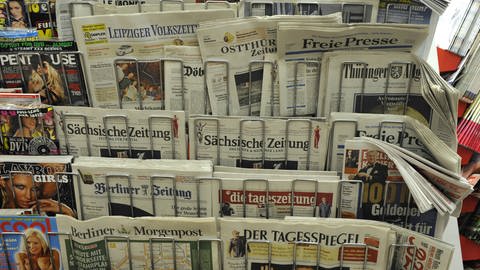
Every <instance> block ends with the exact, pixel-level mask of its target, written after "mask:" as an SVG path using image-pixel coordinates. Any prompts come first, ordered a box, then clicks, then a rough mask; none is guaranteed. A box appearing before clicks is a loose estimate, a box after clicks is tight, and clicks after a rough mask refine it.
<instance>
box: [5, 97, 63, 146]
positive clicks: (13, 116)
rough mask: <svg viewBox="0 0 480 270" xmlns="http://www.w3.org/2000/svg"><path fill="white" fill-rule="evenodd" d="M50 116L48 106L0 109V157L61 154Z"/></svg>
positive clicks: (51, 114) (56, 131)
mask: <svg viewBox="0 0 480 270" xmlns="http://www.w3.org/2000/svg"><path fill="white" fill-rule="evenodd" d="M53 115H54V112H53V107H52V106H50V105H43V104H40V105H33V106H28V107H23V106H22V107H20V106H16V105H9V106H6V105H2V106H0V127H1V149H2V151H1V152H2V154H4V155H58V154H60V149H59V142H58V137H57V133H58V129H57V128H56V127H55V123H54V119H53Z"/></svg>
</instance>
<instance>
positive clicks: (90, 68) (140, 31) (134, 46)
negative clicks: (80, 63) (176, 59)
mask: <svg viewBox="0 0 480 270" xmlns="http://www.w3.org/2000/svg"><path fill="white" fill-rule="evenodd" d="M234 17H235V13H234V12H233V11H232V10H201V11H182V12H180V11H179V12H162V13H145V14H143V13H142V14H140V13H137V14H114V15H102V16H90V17H75V18H73V19H72V23H73V29H74V33H75V37H76V41H77V44H78V49H79V50H80V51H82V52H84V54H85V62H86V63H85V64H86V70H87V75H88V76H87V77H88V86H89V87H90V91H91V96H92V105H93V106H94V107H107V108H118V107H122V108H139V107H140V105H142V104H141V103H140V101H143V108H144V109H159V108H162V103H163V102H159V101H151V100H148V99H146V98H145V97H144V95H143V91H144V90H145V89H148V87H149V86H150V85H154V81H153V80H154V79H155V78H159V77H160V74H159V73H158V69H156V68H154V67H157V65H155V64H153V66H154V67H152V68H150V66H149V65H145V66H142V67H141V66H140V63H137V62H136V61H135V60H136V59H138V60H158V59H159V58H161V57H162V55H163V46H165V45H197V44H198V43H197V36H196V29H197V27H198V23H199V22H201V21H206V20H212V19H222V18H223V19H226V18H234ZM122 59H123V60H122ZM115 61H118V63H117V64H114V62H115ZM145 64H148V63H145ZM150 77H153V79H151V78H150Z"/></svg>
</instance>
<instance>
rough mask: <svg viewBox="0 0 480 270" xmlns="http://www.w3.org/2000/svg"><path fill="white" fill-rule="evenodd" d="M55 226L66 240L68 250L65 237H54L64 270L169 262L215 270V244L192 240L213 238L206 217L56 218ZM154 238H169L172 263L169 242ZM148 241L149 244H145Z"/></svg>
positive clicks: (167, 266)
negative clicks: (59, 244) (58, 243)
mask: <svg viewBox="0 0 480 270" xmlns="http://www.w3.org/2000/svg"><path fill="white" fill-rule="evenodd" d="M57 225H58V228H59V233H68V234H70V235H71V237H72V242H71V244H72V245H73V250H72V248H71V245H70V242H69V241H68V238H67V237H65V236H60V237H61V240H63V241H61V249H62V251H64V252H62V255H61V256H62V260H61V261H62V263H63V267H65V269H77V270H87V269H88V270H90V269H96V270H97V269H98V270H107V269H118V270H127V269H135V270H140V269H173V267H174V264H175V263H176V265H177V269H182V270H214V269H218V263H219V262H218V255H217V253H218V252H217V250H218V246H217V244H216V243H214V242H207V241H202V242H201V243H200V245H198V241H197V240H199V239H202V238H216V235H217V231H216V223H215V219H212V218H195V219H192V218H168V217H162V218H159V217H155V218H135V219H133V218H127V217H101V218H96V219H91V220H88V221H79V220H76V219H73V218H70V217H67V216H59V217H58V218H57ZM62 238H63V239H62ZM159 238H173V239H175V255H176V256H175V257H176V260H175V261H174V258H175V257H174V256H173V255H174V254H173V248H172V241H169V240H168V239H166V240H161V239H159ZM127 239H128V241H127ZM149 239H154V241H153V242H152V243H151V244H150V243H149ZM198 247H200V249H199V248H198ZM199 257H200V258H201V260H200V262H199V261H198V260H199ZM73 260H74V261H75V264H73ZM152 261H153V265H152ZM130 262H131V265H132V268H130V266H129V264H130Z"/></svg>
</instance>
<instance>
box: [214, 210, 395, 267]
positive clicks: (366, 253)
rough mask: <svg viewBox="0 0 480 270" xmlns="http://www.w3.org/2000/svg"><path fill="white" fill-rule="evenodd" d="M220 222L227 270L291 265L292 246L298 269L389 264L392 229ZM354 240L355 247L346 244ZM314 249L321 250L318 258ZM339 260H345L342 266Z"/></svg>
mask: <svg viewBox="0 0 480 270" xmlns="http://www.w3.org/2000/svg"><path fill="white" fill-rule="evenodd" d="M322 220H327V221H328V220H330V219H322ZM219 222H220V237H221V239H222V241H223V246H224V251H223V256H224V265H223V269H225V270H233V269H248V270H254V269H255V270H260V269H269V266H270V267H271V268H273V269H292V267H293V265H294V264H293V261H294V248H296V252H295V253H296V254H295V255H296V256H295V259H296V260H295V261H296V265H295V266H296V269H299V267H300V266H301V267H303V268H304V269H316V266H317V264H318V265H319V266H320V269H339V267H343V268H348V269H352V270H354V269H369V270H373V269H378V270H380V269H381V270H384V269H386V268H387V263H388V261H387V257H388V254H387V252H388V247H389V245H390V244H391V243H393V242H394V241H395V232H394V231H392V230H391V229H390V228H382V227H376V226H368V225H362V224H356V225H354V224H352V225H343V224H341V223H339V222H336V224H319V223H318V222H315V223H313V222H305V221H302V222H298V221H288V220H282V221H276V220H264V219H253V218H252V219H224V218H221V219H219ZM295 243H296V244H295ZM352 243H357V245H349V244H352ZM359 244H364V245H359ZM367 247H368V248H367ZM318 248H320V250H321V252H319V250H318ZM269 249H270V252H269ZM317 253H320V258H319V260H318V261H317ZM269 255H270V256H269ZM269 257H270V258H269ZM340 258H343V262H342V265H341V262H340ZM365 258H366V262H364V260H365ZM271 268H270V269H271Z"/></svg>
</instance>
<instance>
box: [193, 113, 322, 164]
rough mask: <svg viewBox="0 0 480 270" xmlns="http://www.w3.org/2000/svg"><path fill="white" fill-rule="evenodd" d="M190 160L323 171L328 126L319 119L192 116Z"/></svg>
mask: <svg viewBox="0 0 480 270" xmlns="http://www.w3.org/2000/svg"><path fill="white" fill-rule="evenodd" d="M189 126H190V131H189V132H190V136H189V141H190V153H191V159H207V160H213V164H216V165H222V166H231V167H242V168H262V169H288V170H322V169H323V168H324V166H325V159H326V154H327V141H328V124H327V123H326V121H325V120H324V119H322V118H296V119H287V118H262V119H258V118H253V117H250V118H249V117H211V116H209V117H205V116H191V117H190V119H189Z"/></svg>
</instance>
